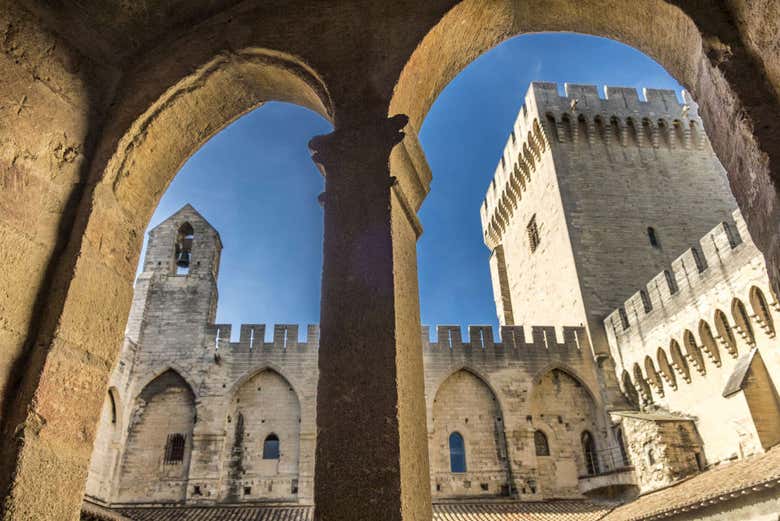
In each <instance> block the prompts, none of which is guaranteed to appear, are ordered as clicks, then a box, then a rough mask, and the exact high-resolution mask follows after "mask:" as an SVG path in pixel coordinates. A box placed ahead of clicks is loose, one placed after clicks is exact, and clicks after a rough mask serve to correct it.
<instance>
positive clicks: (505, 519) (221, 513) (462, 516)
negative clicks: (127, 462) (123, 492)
mask: <svg viewBox="0 0 780 521" xmlns="http://www.w3.org/2000/svg"><path fill="white" fill-rule="evenodd" d="M608 510H609V508H608V507H605V506H603V505H596V504H593V503H589V502H587V501H568V500H558V501H530V502H522V503H521V502H509V501H506V502H480V503H460V502H459V503H446V504H437V505H434V507H433V519H434V521H486V520H490V521H596V520H598V519H600V518H601V517H602V516H604V514H605V513H607V511H608ZM119 512H121V513H122V514H123V515H124V516H126V517H127V518H129V519H131V520H132V521H312V520H313V519H314V508H313V507H307V506H295V507H291V506H266V505H241V506H217V507H137V508H120V509H119Z"/></svg>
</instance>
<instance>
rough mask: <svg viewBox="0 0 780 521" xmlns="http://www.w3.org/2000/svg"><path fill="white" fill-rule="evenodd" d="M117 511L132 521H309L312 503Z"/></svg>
mask: <svg viewBox="0 0 780 521" xmlns="http://www.w3.org/2000/svg"><path fill="white" fill-rule="evenodd" d="M119 511H120V512H121V513H122V514H123V515H124V516H126V517H127V518H129V519H131V520H132V521H313V519H314V507H312V506H272V505H257V504H255V505H231V506H203V507H183V506H178V507H177V506H172V507H135V508H125V507H123V508H120V509H119Z"/></svg>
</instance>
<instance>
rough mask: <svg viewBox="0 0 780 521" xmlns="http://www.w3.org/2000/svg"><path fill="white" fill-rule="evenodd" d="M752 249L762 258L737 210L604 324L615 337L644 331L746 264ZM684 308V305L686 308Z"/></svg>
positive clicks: (613, 313)
mask: <svg viewBox="0 0 780 521" xmlns="http://www.w3.org/2000/svg"><path fill="white" fill-rule="evenodd" d="M745 249H749V250H751V251H753V252H754V254H755V256H756V257H759V258H760V252H758V249H757V248H756V246H755V244H753V242H752V240H751V238H750V234H749V233H748V230H747V224H746V223H745V220H744V218H743V217H742V213H741V212H740V211H739V210H735V211H734V213H733V220H732V221H730V222H728V221H724V222H721V223H720V224H718V225H717V226H715V227H714V228H713V229H712V230H711V231H710V232H709V233H708V234H707V235H705V236H704V237H702V239H701V240H700V241H699V243H698V244H697V245H695V246H693V247H691V248H689V249H687V250H685V251H684V252H683V253H682V254H681V255H680V256H678V257H677V258H676V259H675V260H674V261H672V263H671V265H670V266H669V268H668V269H666V270H664V271H662V272H660V273H658V274H657V275H656V276H655V277H653V278H652V279H650V281H649V282H648V283H647V284H646V285H645V286H644V287H642V288H640V289H639V291H637V292H636V293H634V294H633V295H632V296H631V297H630V298H629V299H628V300H627V301H626V302H625V303H624V304H623V305H622V306H620V307H619V308H618V309H616V310H615V311H613V312H612V313H610V314H609V315H608V316H607V318H606V319H605V321H604V324H605V326H606V328H607V330H608V331H612V332H613V334H614V335H615V336H620V335H624V334H628V333H629V332H633V331H634V330H636V329H637V328H638V329H639V331H641V329H642V323H643V322H644V321H646V320H648V319H649V318H653V317H654V316H655V314H656V313H662V314H664V316H665V313H668V312H669V309H670V307H671V306H672V305H673V303H675V302H676V301H678V300H679V301H680V302H681V303H683V304H684V303H685V302H687V300H686V299H687V298H688V297H687V296H688V295H689V294H690V293H691V292H692V291H694V290H696V289H697V288H700V287H702V288H703V287H706V286H707V284H708V283H709V280H710V279H712V278H714V280H717V278H718V277H719V276H720V274H721V273H722V272H724V271H727V270H729V269H736V268H737V266H738V264H735V263H741V262H744V260H741V258H740V257H739V254H740V253H741V252H742V251H743V250H745ZM683 304H681V305H683Z"/></svg>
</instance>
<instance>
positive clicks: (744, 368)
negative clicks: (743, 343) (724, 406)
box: [723, 348, 761, 398]
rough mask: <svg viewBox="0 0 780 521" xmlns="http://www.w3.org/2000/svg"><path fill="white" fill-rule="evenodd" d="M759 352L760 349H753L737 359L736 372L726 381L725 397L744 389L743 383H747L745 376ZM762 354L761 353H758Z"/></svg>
mask: <svg viewBox="0 0 780 521" xmlns="http://www.w3.org/2000/svg"><path fill="white" fill-rule="evenodd" d="M756 353H758V349H755V348H753V349H751V350H750V352H749V353H747V354H745V355H743V356H742V357H740V359H739V360H737V365H736V366H735V367H734V372H732V373H731V375H730V376H729V379H728V381H727V382H726V387H724V388H723V397H724V398H726V397H729V396H731V395H732V394H734V393H737V392H739V391H741V390H742V385H743V384H744V383H745V377H746V376H747V374H748V371H749V370H750V366H751V365H753V357H754V356H755V355H756ZM758 356H761V355H758Z"/></svg>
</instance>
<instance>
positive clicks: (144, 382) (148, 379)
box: [133, 360, 199, 404]
mask: <svg viewBox="0 0 780 521" xmlns="http://www.w3.org/2000/svg"><path fill="white" fill-rule="evenodd" d="M165 364H166V365H165V366H164V367H163V368H162V369H158V370H157V371H154V372H151V373H148V374H147V375H146V376H144V377H142V378H140V379H139V380H138V382H137V383H136V384H135V385H134V386H133V389H137V392H136V393H135V396H133V402H135V401H136V400H138V399H139V398H140V397H141V393H143V391H144V389H146V388H147V387H149V384H151V383H152V382H153V381H155V380H157V379H158V378H160V377H161V376H162V375H164V374H165V373H167V372H172V373H174V374H176V376H177V377H178V378H181V380H182V381H183V382H184V383H186V384H187V387H189V389H190V392H191V393H192V396H193V399H194V401H195V403H196V404H197V403H198V400H199V396H198V393H197V392H196V391H195V386H194V385H192V383H191V382H194V381H195V380H194V379H193V378H192V375H190V374H188V372H187V370H186V369H184V368H183V367H182V366H181V364H179V363H177V362H176V361H174V360H167V361H166V362H165Z"/></svg>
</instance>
